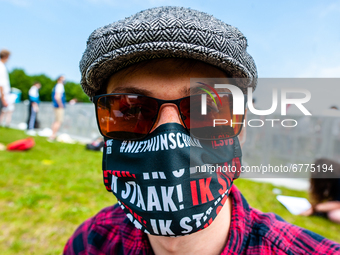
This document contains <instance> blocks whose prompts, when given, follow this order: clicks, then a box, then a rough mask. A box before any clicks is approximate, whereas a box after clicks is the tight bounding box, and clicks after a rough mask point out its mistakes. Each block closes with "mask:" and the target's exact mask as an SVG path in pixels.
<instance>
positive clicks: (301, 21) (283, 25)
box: [0, 0, 340, 82]
mask: <svg viewBox="0 0 340 255" xmlns="http://www.w3.org/2000/svg"><path fill="white" fill-rule="evenodd" d="M183 2H184V3H183ZM161 5H178V6H185V7H190V8H193V9H197V10H200V11H205V12H207V13H209V14H212V15H214V16H215V17H217V18H219V19H221V20H223V21H225V22H226V23H228V24H231V25H233V26H236V27H238V28H239V29H240V30H241V31H242V32H243V33H244V34H245V35H246V37H247V39H248V44H249V48H248V51H249V52H250V54H251V55H252V56H253V57H254V59H255V62H256V64H257V68H258V72H259V77H274V78H276V77H293V78H295V77H338V78H339V77H340V61H339V59H340V29H339V25H340V1H314V0H310V1H306V0H299V1H296V0H295V1H290V0H288V1H255V0H253V1H251V0H248V1H245V0H241V1H229V0H225V1H216V0H210V1H198V0H196V1H178V0H169V1H167V0H144V1H137V0H132V1H127V0H125V1H122V0H79V1H78V0H54V1H53V0H0V6H1V7H0V9H1V15H0V49H3V48H6V49H9V50H10V51H11V52H12V56H11V59H10V61H9V62H8V65H7V67H8V69H9V70H12V69H13V68H22V69H24V70H25V71H26V72H27V73H28V74H30V75H33V74H41V73H44V74H46V75H48V76H50V77H52V78H56V77H57V76H58V75H60V74H64V75H65V76H66V77H67V79H68V80H70V81H74V82H79V80H80V73H79V68H78V63H79V60H80V58H81V55H82V53H83V51H84V50H85V44H86V40H87V38H88V36H89V35H90V33H91V32H92V31H93V30H94V29H96V28H98V27H101V26H104V25H106V24H109V23H111V22H114V21H117V20H119V19H123V18H125V17H128V16H130V15H132V14H134V13H136V12H138V11H140V10H144V9H147V8H150V7H156V6H161Z"/></svg>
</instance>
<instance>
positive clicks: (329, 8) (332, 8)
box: [319, 2, 340, 18]
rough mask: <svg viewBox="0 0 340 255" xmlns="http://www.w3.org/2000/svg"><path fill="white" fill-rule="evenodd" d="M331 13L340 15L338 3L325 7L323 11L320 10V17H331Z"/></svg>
mask: <svg viewBox="0 0 340 255" xmlns="http://www.w3.org/2000/svg"><path fill="white" fill-rule="evenodd" d="M332 13H338V14H340V2H336V3H331V4H329V5H327V6H325V8H324V9H321V12H320V14H319V15H320V17H321V18H324V17H326V16H328V15H331V14H332Z"/></svg>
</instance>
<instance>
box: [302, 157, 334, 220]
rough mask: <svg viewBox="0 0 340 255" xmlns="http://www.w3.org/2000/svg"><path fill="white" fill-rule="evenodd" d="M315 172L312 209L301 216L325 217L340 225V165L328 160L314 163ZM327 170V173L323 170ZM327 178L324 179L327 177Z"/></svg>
mask: <svg viewBox="0 0 340 255" xmlns="http://www.w3.org/2000/svg"><path fill="white" fill-rule="evenodd" d="M314 164H315V171H314V172H312V175H311V179H310V199H311V204H312V207H311V208H310V209H308V210H307V211H305V212H303V213H302V214H301V215H304V216H309V215H313V214H314V215H319V216H325V217H327V218H328V219H329V220H331V221H333V222H336V223H338V224H340V164H339V163H337V162H335V161H333V160H329V159H326V158H321V159H318V160H316V161H315V162H314ZM326 168H327V169H329V170H331V169H332V170H331V172H330V171H329V170H327V173H325V172H324V171H323V170H324V169H326ZM326 174H327V176H326V177H328V178H324V177H325V175H326Z"/></svg>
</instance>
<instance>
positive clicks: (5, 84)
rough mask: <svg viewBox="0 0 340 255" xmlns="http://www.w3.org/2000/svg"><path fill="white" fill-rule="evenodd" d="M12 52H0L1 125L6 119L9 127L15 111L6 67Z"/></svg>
mask: <svg viewBox="0 0 340 255" xmlns="http://www.w3.org/2000/svg"><path fill="white" fill-rule="evenodd" d="M10 54H11V53H10V52H9V51H8V50H1V52H0V125H1V124H2V121H3V119H4V118H6V125H7V126H9V124H10V122H11V113H12V111H13V110H14V102H13V104H12V103H11V102H10V100H9V99H10V98H9V97H10V93H11V85H10V82H9V76H8V71H7V68H6V66H5V64H6V63H7V61H8V59H9V56H10Z"/></svg>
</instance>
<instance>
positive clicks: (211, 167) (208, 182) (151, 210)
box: [103, 123, 241, 236]
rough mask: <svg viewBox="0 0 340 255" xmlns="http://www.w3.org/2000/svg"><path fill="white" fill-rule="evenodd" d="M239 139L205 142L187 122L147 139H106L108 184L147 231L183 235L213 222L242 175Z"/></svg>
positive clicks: (170, 125)
mask: <svg viewBox="0 0 340 255" xmlns="http://www.w3.org/2000/svg"><path fill="white" fill-rule="evenodd" d="M240 160H241V148H240V144H239V142H238V139H237V137H236V138H230V139H224V140H218V141H202V140H197V139H195V138H192V137H190V136H189V134H188V132H187V131H186V130H185V128H184V127H183V126H182V125H179V124H176V123H168V124H164V125H161V126H159V127H158V128H157V129H155V130H154V131H153V132H152V133H151V134H150V135H149V136H148V137H146V138H145V139H144V140H142V141H118V140H112V139H111V140H108V139H106V141H105V148H104V154H103V175H104V184H105V186H106V189H107V190H108V191H112V192H113V194H114V195H115V196H116V197H117V199H118V203H119V204H120V206H121V208H122V209H123V210H124V211H125V213H126V214H127V217H128V218H129V219H130V221H131V222H132V223H133V224H134V225H135V227H136V228H138V229H141V230H142V231H144V232H145V233H148V234H152V235H161V236H182V235H187V234H191V233H194V232H197V231H199V230H201V229H204V228H206V227H207V226H209V225H210V224H211V223H212V222H213V220H214V219H215V218H216V216H217V214H218V213H219V211H220V210H221V209H222V206H223V204H224V203H225V201H226V199H227V196H228V195H229V192H230V188H231V185H232V183H233V180H234V179H235V178H237V177H238V176H239V173H240V166H241V162H240Z"/></svg>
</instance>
